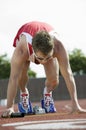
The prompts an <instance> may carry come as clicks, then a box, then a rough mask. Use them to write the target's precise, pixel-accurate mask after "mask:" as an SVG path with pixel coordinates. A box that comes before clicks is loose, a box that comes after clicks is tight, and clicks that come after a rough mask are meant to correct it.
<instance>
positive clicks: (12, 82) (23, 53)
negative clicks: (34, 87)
mask: <svg viewBox="0 0 86 130" xmlns="http://www.w3.org/2000/svg"><path fill="white" fill-rule="evenodd" d="M28 57H29V55H28V48H27V47H26V45H25V44H24V43H19V44H18V45H17V47H16V49H15V50H14V53H13V56H12V60H11V72H10V78H9V83H8V90H7V108H10V107H12V106H13V103H14V99H15V96H16V91H17V87H18V86H19V84H18V83H19V77H20V74H21V72H22V68H23V66H24V65H25V63H26V61H27V59H28ZM26 78H27V76H26ZM22 79H23V78H22ZM26 80H27V79H26ZM26 80H25V82H26ZM25 82H23V85H24V84H26V83H25ZM24 86H25V85H24ZM21 88H22V87H21ZM23 89H24V88H23ZM23 91H24V90H23Z"/></svg>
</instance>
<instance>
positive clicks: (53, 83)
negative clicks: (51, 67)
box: [51, 78, 59, 88]
mask: <svg viewBox="0 0 86 130" xmlns="http://www.w3.org/2000/svg"><path fill="white" fill-rule="evenodd" d="M58 84H59V79H58V78H57V79H54V80H52V82H51V85H52V87H53V88H55V87H57V86H58Z"/></svg>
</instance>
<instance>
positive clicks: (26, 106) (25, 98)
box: [18, 89, 32, 114]
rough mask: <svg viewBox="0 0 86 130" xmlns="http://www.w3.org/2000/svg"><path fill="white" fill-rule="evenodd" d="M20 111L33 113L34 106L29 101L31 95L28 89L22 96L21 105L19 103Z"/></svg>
mask: <svg viewBox="0 0 86 130" xmlns="http://www.w3.org/2000/svg"><path fill="white" fill-rule="evenodd" d="M18 109H19V112H21V113H27V114H28V113H32V106H31V102H30V100H29V93H28V90H27V89H26V92H24V93H21V94H20V103H18Z"/></svg>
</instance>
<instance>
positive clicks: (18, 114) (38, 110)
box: [10, 105, 46, 118]
mask: <svg viewBox="0 0 86 130" xmlns="http://www.w3.org/2000/svg"><path fill="white" fill-rule="evenodd" d="M45 113H46V112H45V109H43V108H41V107H39V106H37V105H36V106H35V107H33V111H32V112H31V113H27V114H26V113H21V112H15V113H12V114H11V116H10V117H11V118H17V117H18V118H21V117H24V116H25V115H39V114H45Z"/></svg>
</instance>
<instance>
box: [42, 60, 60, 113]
mask: <svg viewBox="0 0 86 130" xmlns="http://www.w3.org/2000/svg"><path fill="white" fill-rule="evenodd" d="M44 69H45V73H46V81H45V88H44V93H43V95H44V99H43V100H42V101H41V103H42V108H44V109H45V111H46V112H56V108H55V106H54V101H53V98H52V91H53V90H54V88H55V87H56V86H57V85H58V83H59V65H58V62H57V59H56V58H54V59H50V60H49V61H48V62H47V63H46V64H45V65H44Z"/></svg>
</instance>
